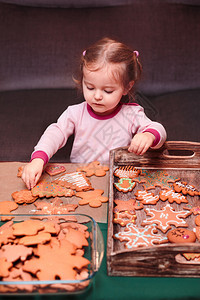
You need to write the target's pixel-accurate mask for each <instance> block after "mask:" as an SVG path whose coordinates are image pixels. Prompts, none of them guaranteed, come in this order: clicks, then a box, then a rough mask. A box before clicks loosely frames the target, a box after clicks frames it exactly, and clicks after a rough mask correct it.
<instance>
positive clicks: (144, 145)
mask: <svg viewBox="0 0 200 300" xmlns="http://www.w3.org/2000/svg"><path fill="white" fill-rule="evenodd" d="M154 140H155V136H154V135H153V134H152V133H150V132H143V133H137V134H136V135H135V136H134V137H133V139H132V141H131V144H130V146H129V148H128V151H129V152H134V153H135V154H137V155H143V154H144V153H145V152H146V151H147V150H148V149H149V147H151V146H152V145H153V142H154Z"/></svg>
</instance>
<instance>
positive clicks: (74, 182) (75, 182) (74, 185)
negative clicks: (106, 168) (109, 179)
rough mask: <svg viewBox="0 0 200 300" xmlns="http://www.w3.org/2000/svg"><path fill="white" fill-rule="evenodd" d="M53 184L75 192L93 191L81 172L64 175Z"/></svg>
mask: <svg viewBox="0 0 200 300" xmlns="http://www.w3.org/2000/svg"><path fill="white" fill-rule="evenodd" d="M53 182H54V183H57V184H59V185H61V186H64V187H66V188H70V189H73V190H76V191H77V192H80V191H88V190H91V189H93V188H92V185H91V182H90V181H89V179H88V178H86V176H85V175H84V174H83V173H81V172H73V173H65V174H64V175H62V176H60V177H58V178H57V179H56V180H54V181H53Z"/></svg>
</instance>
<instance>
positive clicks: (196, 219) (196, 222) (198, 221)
mask: <svg viewBox="0 0 200 300" xmlns="http://www.w3.org/2000/svg"><path fill="white" fill-rule="evenodd" d="M195 224H196V225H197V226H200V215H198V216H197V217H196V218H195Z"/></svg>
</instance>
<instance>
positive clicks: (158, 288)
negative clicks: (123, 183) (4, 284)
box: [0, 224, 200, 300]
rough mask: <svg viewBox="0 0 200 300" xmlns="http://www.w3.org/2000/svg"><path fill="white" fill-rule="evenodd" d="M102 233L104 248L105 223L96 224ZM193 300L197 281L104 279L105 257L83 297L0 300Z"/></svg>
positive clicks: (199, 290) (199, 292) (199, 287)
mask: <svg viewBox="0 0 200 300" xmlns="http://www.w3.org/2000/svg"><path fill="white" fill-rule="evenodd" d="M99 225H100V229H101V231H102V233H103V237H104V241H105V247H106V238H107V224H99ZM14 298H15V299H17V300H18V299H29V300H55V299H56V300H64V299H71V300H84V299H86V300H100V299H102V300H103V299H104V300H110V299H113V300H125V299H126V300H129V299H131V300H142V299H148V300H151V299H152V300H157V299H159V300H162V299H163V300H166V299H167V300H169V299H176V300H186V299H187V300H194V299H200V279H198V278H151V277H148V278H146V277H110V276H107V269H106V254H105V256H104V259H103V262H102V265H101V268H100V271H99V272H98V274H97V275H96V276H95V278H94V281H93V284H92V286H91V287H90V289H89V290H87V291H86V292H85V293H84V294H79V295H75V296H66V295H59V294H58V295H56V296H55V295H52V296H46V295H45V296H44V295H39V296H19V297H16V296H0V300H9V299H14Z"/></svg>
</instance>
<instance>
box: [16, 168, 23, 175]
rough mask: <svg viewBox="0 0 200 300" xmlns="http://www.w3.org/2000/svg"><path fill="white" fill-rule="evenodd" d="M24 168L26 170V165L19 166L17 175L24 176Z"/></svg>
mask: <svg viewBox="0 0 200 300" xmlns="http://www.w3.org/2000/svg"><path fill="white" fill-rule="evenodd" d="M23 170H24V167H22V166H21V167H19V168H18V173H17V177H22V173H23Z"/></svg>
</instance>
